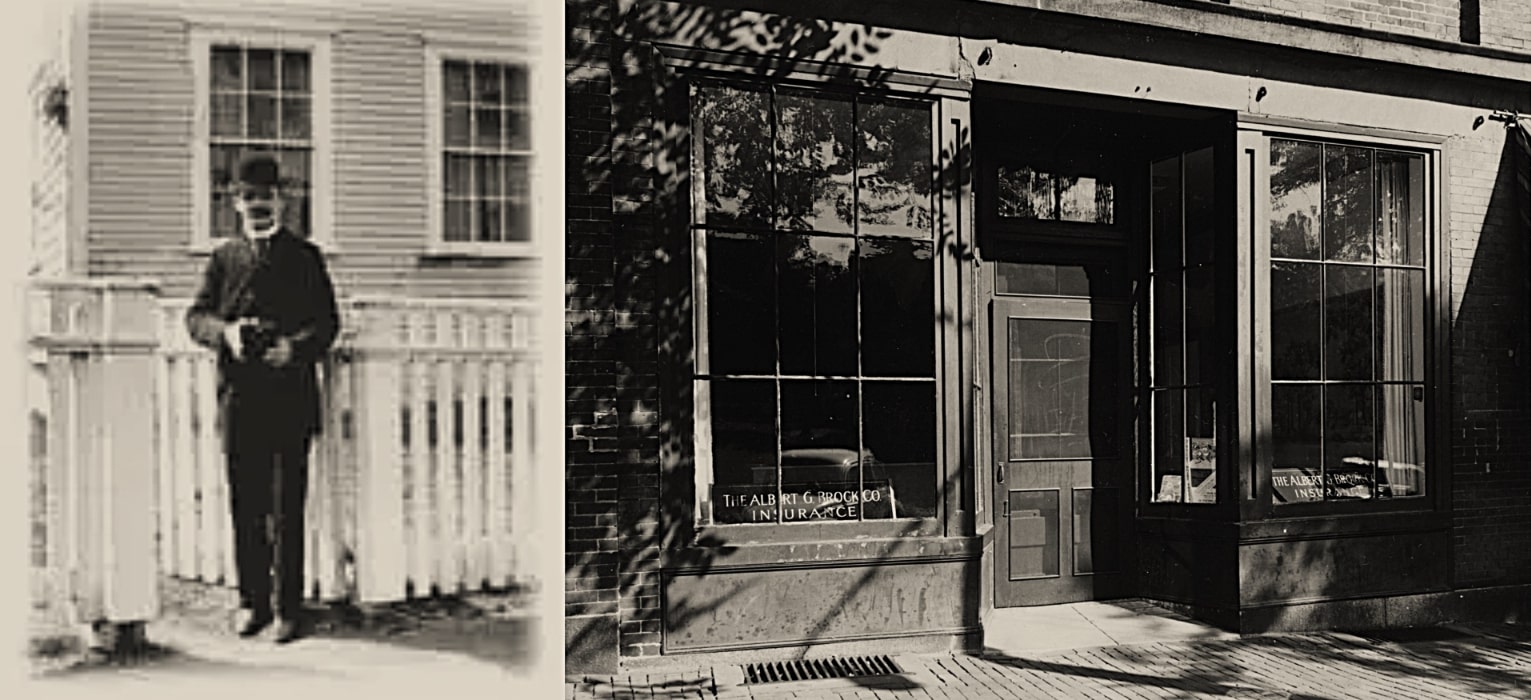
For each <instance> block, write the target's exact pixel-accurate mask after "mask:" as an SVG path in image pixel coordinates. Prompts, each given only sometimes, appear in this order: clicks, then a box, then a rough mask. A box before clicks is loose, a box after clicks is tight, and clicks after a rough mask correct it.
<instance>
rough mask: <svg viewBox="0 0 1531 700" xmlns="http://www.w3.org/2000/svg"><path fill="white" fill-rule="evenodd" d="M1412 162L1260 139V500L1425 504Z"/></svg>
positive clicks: (1418, 229)
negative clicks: (1264, 279) (1263, 348)
mask: <svg viewBox="0 0 1531 700" xmlns="http://www.w3.org/2000/svg"><path fill="white" fill-rule="evenodd" d="M1427 172H1428V167H1427V159H1426V157H1425V156H1424V155H1423V154H1420V153H1411V152H1406V151H1401V150H1394V149H1390V148H1374V147H1367V146H1356V145H1347V144H1337V143H1325V142H1317V141H1308V140H1296V139H1287V138H1272V139H1270V223H1269V225H1270V260H1271V262H1270V269H1269V275H1270V309H1269V313H1270V320H1269V322H1270V331H1269V337H1270V339H1271V340H1270V342H1271V346H1270V350H1269V357H1270V360H1269V362H1270V376H1271V387H1270V402H1271V444H1272V448H1273V455H1272V463H1271V479H1272V500H1273V502H1274V504H1275V505H1277V506H1282V505H1288V504H1297V503H1312V502H1336V501H1349V502H1355V501H1373V500H1382V499H1397V498H1408V497H1418V496H1423V495H1425V471H1426V459H1425V454H1426V421H1425V410H1426V396H1427V394H1426V388H1425V387H1426V367H1427V357H1426V349H1425V348H1426V344H1425V343H1426V340H1425V339H1426V337H1427V335H1428V331H1429V328H1428V315H1427V312H1426V306H1425V296H1426V289H1427V285H1428V283H1429V279H1430V277H1429V275H1430V265H1429V257H1428V254H1427V251H1426V244H1427V241H1428V240H1429V236H1428V235H1427V231H1426V228H1427V223H1426V222H1427V218H1426V194H1427V191H1426V190H1427V186H1428V185H1427V182H1426V173H1427Z"/></svg>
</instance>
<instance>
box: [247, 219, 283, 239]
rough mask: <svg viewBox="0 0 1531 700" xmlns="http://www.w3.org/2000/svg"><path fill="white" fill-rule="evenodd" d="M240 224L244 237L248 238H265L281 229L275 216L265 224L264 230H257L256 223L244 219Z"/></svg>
mask: <svg viewBox="0 0 1531 700" xmlns="http://www.w3.org/2000/svg"><path fill="white" fill-rule="evenodd" d="M242 223H243V224H244V229H245V235H246V236H249V237H250V238H266V237H267V236H270V235H271V234H273V233H276V230H277V229H279V228H281V227H282V224H281V222H280V221H278V220H277V218H276V217H275V216H273V217H271V220H270V221H268V222H267V223H266V227H265V228H258V227H257V225H256V223H255V222H254V221H251V220H249V219H244V220H243V221H242Z"/></svg>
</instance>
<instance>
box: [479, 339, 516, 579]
mask: <svg viewBox="0 0 1531 700" xmlns="http://www.w3.org/2000/svg"><path fill="white" fill-rule="evenodd" d="M488 375H489V380H488V382H487V383H486V387H487V388H488V390H489V391H488V395H489V397H488V398H489V401H488V404H489V406H488V408H489V411H488V421H489V447H488V449H487V450H485V458H486V459H485V460H484V471H485V473H486V474H487V476H488V478H489V486H488V488H487V489H485V491H487V494H488V510H489V553H488V556H489V582H490V585H491V586H495V587H501V586H504V585H506V583H507V581H508V579H509V578H510V556H511V551H510V538H509V536H508V532H507V530H508V528H509V525H510V518H509V517H508V516H509V513H508V508H509V498H508V493H507V492H506V485H507V482H508V480H507V479H506V478H505V469H506V464H505V363H504V361H502V360H499V359H493V360H490V361H489V367H488Z"/></svg>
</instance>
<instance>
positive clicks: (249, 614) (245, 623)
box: [234, 608, 272, 637]
mask: <svg viewBox="0 0 1531 700" xmlns="http://www.w3.org/2000/svg"><path fill="white" fill-rule="evenodd" d="M271 620H272V617H271V613H270V612H268V611H264V610H251V609H249V608H240V609H239V612H238V613H237V614H236V615H235V616H234V631H236V632H238V633H239V636H241V637H254V636H255V635H257V634H260V633H261V630H263V629H266V626H267V625H269V624H271Z"/></svg>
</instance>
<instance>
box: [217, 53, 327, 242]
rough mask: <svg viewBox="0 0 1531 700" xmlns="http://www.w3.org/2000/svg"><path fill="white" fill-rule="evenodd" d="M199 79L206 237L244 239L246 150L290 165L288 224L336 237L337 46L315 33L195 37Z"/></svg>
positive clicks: (286, 169) (286, 176)
mask: <svg viewBox="0 0 1531 700" xmlns="http://www.w3.org/2000/svg"><path fill="white" fill-rule="evenodd" d="M191 46H192V63H193V66H194V72H195V79H196V81H197V83H196V84H197V89H196V95H197V104H198V119H197V120H196V150H195V153H194V158H193V160H194V161H195V163H196V166H195V171H194V173H193V184H194V187H195V189H196V191H197V195H196V216H197V240H199V241H204V242H216V241H218V240H221V239H223V238H225V237H228V236H232V235H237V233H238V230H239V221H238V215H237V214H236V213H235V212H234V208H233V205H232V201H231V199H230V197H231V195H232V192H231V190H230V187H231V184H232V180H233V176H234V171H235V169H236V168H237V166H238V164H239V161H240V159H241V158H243V157H244V155H245V154H247V153H250V152H252V151H261V152H266V153H270V154H272V155H273V156H275V157H276V159H277V162H278V164H279V166H280V168H281V175H282V182H281V185H282V191H283V195H284V197H285V200H286V209H285V212H284V215H283V223H284V224H285V225H286V226H287V227H288V228H289V229H290V230H292V231H293V232H294V233H296V234H297V235H299V236H302V237H305V238H311V239H314V240H319V241H326V240H328V236H329V231H328V228H329V227H328V221H327V214H328V210H327V207H326V200H327V197H326V196H324V194H323V193H324V191H325V190H326V181H327V178H328V172H327V163H326V161H325V158H326V153H327V149H328V143H327V141H328V139H327V135H328V122H327V119H328V98H329V95H328V68H329V67H328V45H327V43H326V42H325V41H324V40H323V39H317V38H311V37H306V36H286V35H283V36H262V35H256V34H242V33H237V32H221V31H220V32H203V31H197V32H194V34H193V39H192V42H191Z"/></svg>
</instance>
